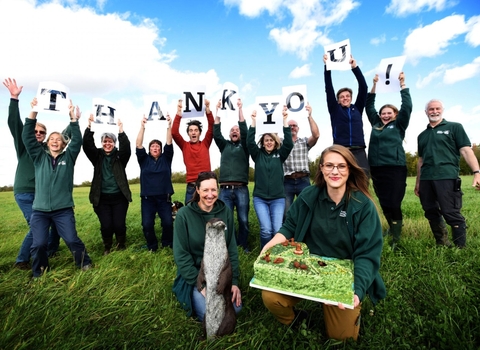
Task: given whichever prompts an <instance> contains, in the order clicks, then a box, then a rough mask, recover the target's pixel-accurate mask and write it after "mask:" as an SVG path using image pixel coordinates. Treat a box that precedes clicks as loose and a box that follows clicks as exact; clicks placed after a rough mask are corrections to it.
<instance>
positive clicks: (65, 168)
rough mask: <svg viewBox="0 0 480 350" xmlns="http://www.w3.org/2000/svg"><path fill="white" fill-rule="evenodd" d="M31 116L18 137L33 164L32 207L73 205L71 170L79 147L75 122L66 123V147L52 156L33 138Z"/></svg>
mask: <svg viewBox="0 0 480 350" xmlns="http://www.w3.org/2000/svg"><path fill="white" fill-rule="evenodd" d="M36 122H37V121H36V120H35V119H30V118H27V119H26V120H25V126H24V128H23V133H22V139H23V143H24V144H25V148H26V149H27V152H28V154H29V155H30V157H31V158H32V160H33V165H34V166H35V200H34V201H33V209H34V210H39V211H45V212H50V211H54V210H59V209H65V208H71V207H73V206H74V204H73V196H72V192H73V170H74V167H75V161H76V159H77V157H78V154H79V153H80V149H81V147H82V134H81V133H80V128H79V125H78V121H76V122H71V123H70V130H71V135H72V137H71V140H70V143H69V144H68V147H67V148H66V149H65V150H64V151H63V153H61V154H60V155H58V156H57V158H56V159H55V162H56V166H55V167H54V166H53V165H52V164H53V161H54V159H53V157H52V156H51V155H50V154H49V153H48V152H46V151H45V149H44V147H43V146H42V145H41V144H40V143H38V142H37V139H36V138H35V133H34V131H35V124H36Z"/></svg>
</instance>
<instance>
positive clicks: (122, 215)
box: [93, 193, 129, 249]
mask: <svg viewBox="0 0 480 350" xmlns="http://www.w3.org/2000/svg"><path fill="white" fill-rule="evenodd" d="M128 204H129V203H128V200H127V199H126V198H125V196H124V195H123V194H122V193H115V194H106V193H102V195H101V196H100V202H99V203H98V206H96V207H93V210H94V211H95V213H96V214H97V216H98V220H99V221H100V232H101V234H102V240H103V244H104V245H105V248H106V249H110V248H111V247H112V241H113V234H115V236H116V238H117V243H119V244H120V243H122V244H125V237H126V235H127V226H126V224H125V220H126V218H127V210H128Z"/></svg>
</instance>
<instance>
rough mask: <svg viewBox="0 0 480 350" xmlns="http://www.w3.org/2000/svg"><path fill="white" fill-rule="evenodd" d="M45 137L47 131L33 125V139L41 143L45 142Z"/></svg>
mask: <svg viewBox="0 0 480 350" xmlns="http://www.w3.org/2000/svg"><path fill="white" fill-rule="evenodd" d="M45 137H47V130H45V128H44V127H42V126H41V125H38V124H37V125H35V138H36V139H37V141H38V142H40V143H42V142H43V141H45Z"/></svg>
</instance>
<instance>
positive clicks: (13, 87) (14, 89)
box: [3, 78, 23, 100]
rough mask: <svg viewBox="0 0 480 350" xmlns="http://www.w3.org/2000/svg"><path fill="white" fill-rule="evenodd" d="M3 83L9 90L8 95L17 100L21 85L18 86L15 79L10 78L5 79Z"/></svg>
mask: <svg viewBox="0 0 480 350" xmlns="http://www.w3.org/2000/svg"><path fill="white" fill-rule="evenodd" d="M3 85H5V87H6V88H7V89H8V91H10V97H11V98H14V99H17V100H18V96H20V94H21V92H22V89H23V86H20V87H18V86H17V82H16V81H15V79H10V78H7V79H5V81H4V82H3Z"/></svg>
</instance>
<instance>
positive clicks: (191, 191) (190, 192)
mask: <svg viewBox="0 0 480 350" xmlns="http://www.w3.org/2000/svg"><path fill="white" fill-rule="evenodd" d="M194 193H195V186H190V185H188V184H187V189H186V192H185V205H187V203H188V201H189V200H190V199H192V198H193V194H194Z"/></svg>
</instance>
